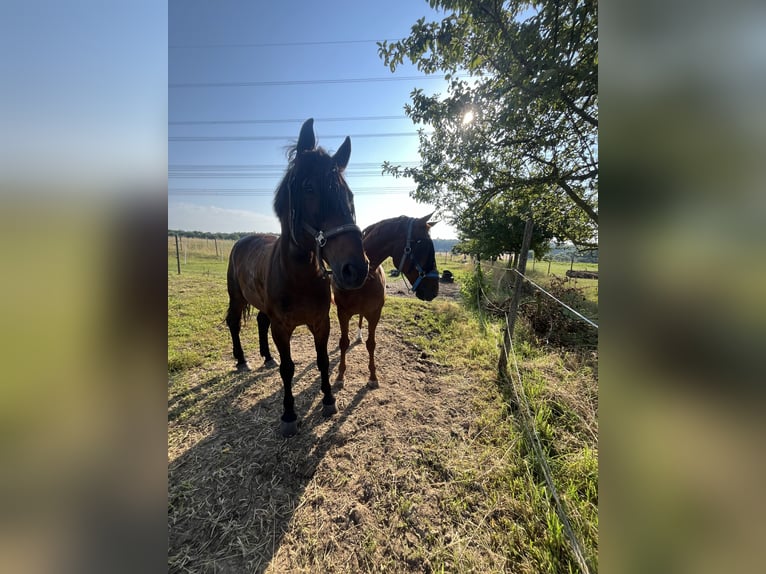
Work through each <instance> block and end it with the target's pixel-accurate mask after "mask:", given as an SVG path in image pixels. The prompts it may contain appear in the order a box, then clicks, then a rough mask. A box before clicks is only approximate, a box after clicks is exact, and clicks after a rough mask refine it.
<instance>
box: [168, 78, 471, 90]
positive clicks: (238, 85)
mask: <svg viewBox="0 0 766 574" xmlns="http://www.w3.org/2000/svg"><path fill="white" fill-rule="evenodd" d="M452 77H453V78H465V77H468V76H452ZM443 79H444V76H440V75H431V76H381V77H376V78H330V79H324V80H266V81H260V82H177V83H172V84H168V87H169V88H256V87H260V88H262V87H270V86H306V85H314V84H364V83H370V82H406V81H412V80H443Z"/></svg>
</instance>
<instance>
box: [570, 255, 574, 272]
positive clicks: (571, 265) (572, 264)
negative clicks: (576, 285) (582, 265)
mask: <svg viewBox="0 0 766 574" xmlns="http://www.w3.org/2000/svg"><path fill="white" fill-rule="evenodd" d="M573 267H574V253H572V263H570V264H569V270H570V271H571V270H572V268H573Z"/></svg>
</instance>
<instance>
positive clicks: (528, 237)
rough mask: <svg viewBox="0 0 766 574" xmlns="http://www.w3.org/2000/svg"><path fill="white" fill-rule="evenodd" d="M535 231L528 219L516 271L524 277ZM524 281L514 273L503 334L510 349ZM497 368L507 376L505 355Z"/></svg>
mask: <svg viewBox="0 0 766 574" xmlns="http://www.w3.org/2000/svg"><path fill="white" fill-rule="evenodd" d="M533 229H534V223H533V222H532V218H529V219H527V223H526V225H525V226H524V237H523V238H522V240H521V253H519V258H518V263H517V265H516V269H517V270H518V272H519V273H521V274H522V275H523V274H524V273H526V271H527V257H528V255H529V246H530V244H531V243H532V230H533ZM523 281H524V280H523V279H522V278H521V276H520V275H518V274H516V273H514V281H513V296H512V297H511V306H510V309H508V325H507V326H506V328H505V332H504V333H503V343H504V345H505V348H506V349H507V348H510V343H511V337H513V327H514V326H515V325H516V314H517V312H518V310H519V300H520V299H521V285H522V283H523ZM497 368H498V370H499V371H500V375H501V376H505V374H506V373H507V372H508V361H507V359H506V356H505V353H500V360H499V361H498V364H497Z"/></svg>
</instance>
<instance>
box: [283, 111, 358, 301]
mask: <svg viewBox="0 0 766 574" xmlns="http://www.w3.org/2000/svg"><path fill="white" fill-rule="evenodd" d="M350 156H351V140H350V139H349V138H348V137H346V139H345V140H344V141H343V144H342V145H341V146H340V148H339V149H338V151H337V152H336V153H335V155H330V154H328V153H327V152H326V151H325V150H323V149H322V148H321V147H317V146H316V138H315V136H314V120H313V119H308V120H306V122H304V124H303V127H301V132H300V135H299V136H298V144H297V145H296V147H295V149H294V150H293V153H292V159H291V161H290V166H289V167H288V170H287V174H286V175H285V178H284V179H283V180H282V183H281V184H280V186H279V189H278V190H277V194H276V197H275V198H274V210H275V211H276V213H277V217H279V220H280V222H281V224H282V235H283V237H287V238H289V240H290V241H291V242H293V243H294V244H295V245H296V246H298V247H299V248H301V249H303V250H305V251H314V252H315V253H316V256H317V264H318V265H319V266H320V268H321V269H322V271H323V272H326V271H325V267H324V261H327V263H328V264H329V265H330V269H331V270H332V276H333V280H334V281H335V283H336V284H337V285H338V287H340V288H341V289H357V288H359V287H361V286H362V285H363V284H364V281H365V279H366V278H367V271H368V261H367V257H366V256H365V254H364V249H363V247H362V233H361V231H360V230H359V228H358V227H357V225H356V216H355V213H354V195H353V194H352V193H351V190H350V189H349V187H348V185H347V184H346V180H345V179H344V178H343V170H345V168H346V165H348V160H349V157H350Z"/></svg>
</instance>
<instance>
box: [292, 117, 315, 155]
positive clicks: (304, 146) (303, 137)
mask: <svg viewBox="0 0 766 574" xmlns="http://www.w3.org/2000/svg"><path fill="white" fill-rule="evenodd" d="M316 145H317V140H316V137H314V118H309V119H307V120H306V121H305V122H303V125H302V126H301V134H300V135H299V136H298V145H297V146H296V151H297V152H298V153H301V152H304V151H308V150H311V149H314V148H315V147H316Z"/></svg>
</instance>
